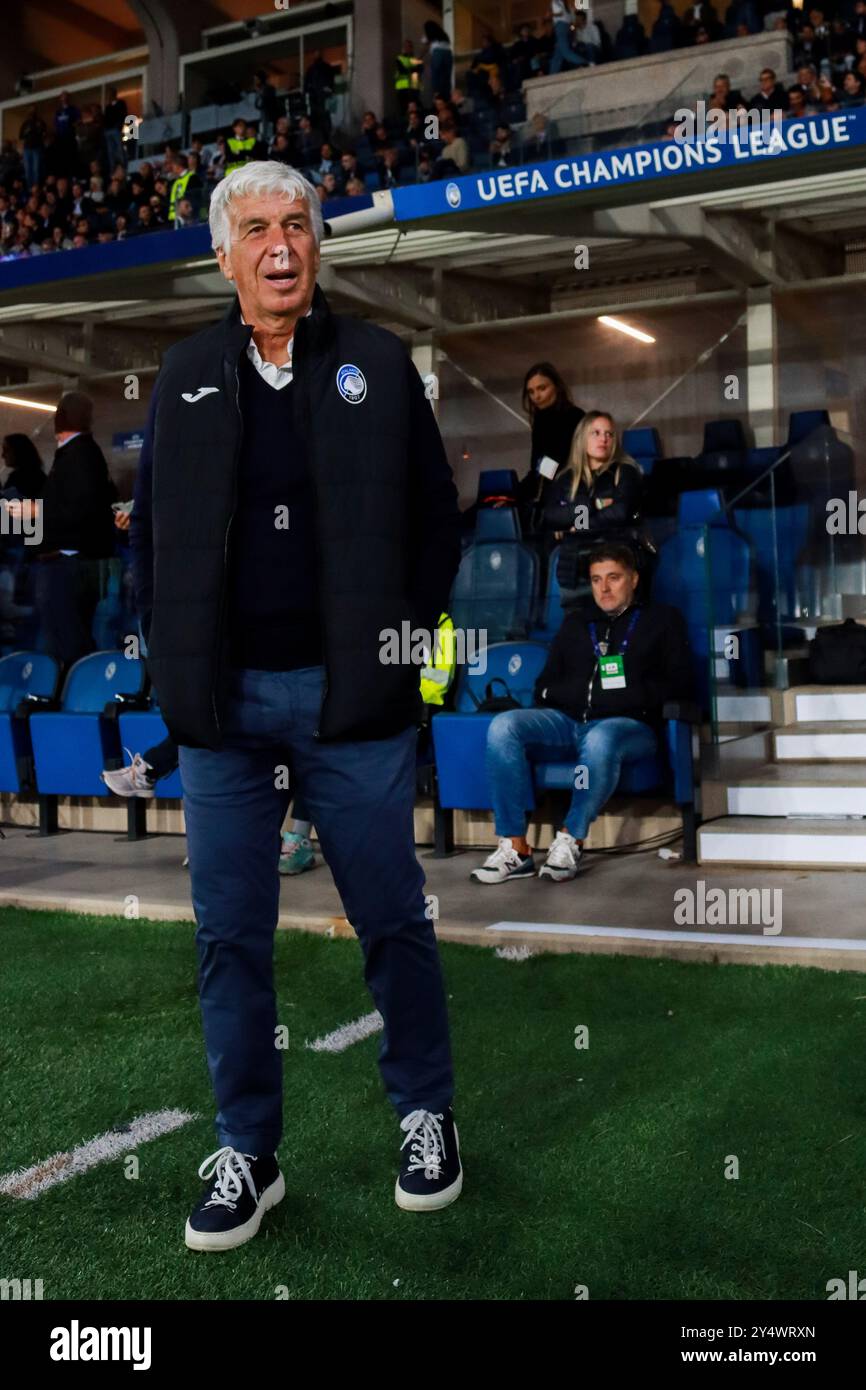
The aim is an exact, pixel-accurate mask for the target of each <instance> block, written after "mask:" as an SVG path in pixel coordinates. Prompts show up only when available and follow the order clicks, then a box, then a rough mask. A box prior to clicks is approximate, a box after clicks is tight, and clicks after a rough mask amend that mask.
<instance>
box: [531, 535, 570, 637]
mask: <svg viewBox="0 0 866 1390" xmlns="http://www.w3.org/2000/svg"><path fill="white" fill-rule="evenodd" d="M540 617H541V622H540V623H539V624H538V625H537V626H535V627H533V628H532V630H531V632H530V634H529V635H530V637H531V638H532V640H533V641H534V642H552V641H553V639H554V637H555V636H556V634H557V632H558V631H559V629H560V628H561V627H562V620H563V618H564V617H565V613H564V612H563V608H562V593H561V591H560V588H559V546H557V547H556V549H555V550H552V551H551V553H550V556H549V557H548V562H547V593H546V594H545V596H544V600H543V606H542V609H541V614H540Z"/></svg>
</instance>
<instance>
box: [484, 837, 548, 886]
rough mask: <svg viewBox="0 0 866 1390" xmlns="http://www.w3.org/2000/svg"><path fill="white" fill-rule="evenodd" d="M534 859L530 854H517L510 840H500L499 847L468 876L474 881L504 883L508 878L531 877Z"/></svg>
mask: <svg viewBox="0 0 866 1390" xmlns="http://www.w3.org/2000/svg"><path fill="white" fill-rule="evenodd" d="M534 874H535V861H534V859H533V858H532V855H531V854H527V855H525V856H524V855H522V854H518V852H517V850H516V849H515V848H514V846H513V844H512V843H511V841H510V840H500V841H499V848H498V849H495V850H494V851H493V853H492V854H491V855H489V856H488V857H487V859H485V861H484V863H483V864H482V865H481V868H480V869H473V870H472V873H471V874H470V878H474V880H475V882H476V883H505V882H506V880H507V879H509V878H532V877H533V876H534Z"/></svg>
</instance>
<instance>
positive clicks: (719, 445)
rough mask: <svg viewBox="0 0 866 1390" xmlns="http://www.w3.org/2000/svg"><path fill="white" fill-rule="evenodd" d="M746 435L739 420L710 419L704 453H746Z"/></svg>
mask: <svg viewBox="0 0 866 1390" xmlns="http://www.w3.org/2000/svg"><path fill="white" fill-rule="evenodd" d="M746 447H747V445H746V436H745V434H744V433H743V426H742V424H741V422H740V421H739V420H708V421H707V422H706V423H705V425H704V443H703V448H702V449H701V453H702V454H717V453H745V450H746Z"/></svg>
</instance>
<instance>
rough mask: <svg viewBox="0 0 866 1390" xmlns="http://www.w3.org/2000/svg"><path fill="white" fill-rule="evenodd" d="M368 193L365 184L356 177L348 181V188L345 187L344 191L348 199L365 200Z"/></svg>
mask: <svg viewBox="0 0 866 1390" xmlns="http://www.w3.org/2000/svg"><path fill="white" fill-rule="evenodd" d="M366 192H367V189H366V187H365V186H364V184H363V183H362V182H361V180H360V179H358V178H355V177H354V176H353V177H352V178H350V179H347V180H346V186H345V188H344V189H343V193H344V196H345V197H347V198H363V197H364V196H365V194H366Z"/></svg>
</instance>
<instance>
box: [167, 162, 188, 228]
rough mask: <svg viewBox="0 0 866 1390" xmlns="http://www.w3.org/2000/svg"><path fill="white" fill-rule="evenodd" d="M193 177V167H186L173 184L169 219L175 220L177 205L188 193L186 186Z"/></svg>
mask: <svg viewBox="0 0 866 1390" xmlns="http://www.w3.org/2000/svg"><path fill="white" fill-rule="evenodd" d="M191 178H192V169H186V170H185V171H184V172H183V173H182V174H178V176H177V178H176V179H175V181H174V183H173V184H172V186H171V193H170V195H169V200H168V220H169V222H173V221H174V217H175V212H176V211H177V205H178V203H179V202H180V200H181V198H182V197H183V196H184V194H185V193H186V186H187V184H188V183H189V181H190V179H191Z"/></svg>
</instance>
